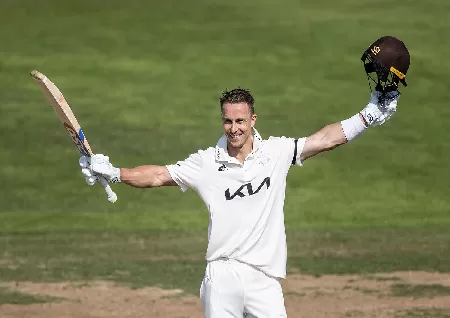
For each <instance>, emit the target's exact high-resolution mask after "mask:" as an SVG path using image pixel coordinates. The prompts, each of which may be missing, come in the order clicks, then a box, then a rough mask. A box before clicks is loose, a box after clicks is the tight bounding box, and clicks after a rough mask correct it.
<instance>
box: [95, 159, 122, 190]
mask: <svg viewBox="0 0 450 318" xmlns="http://www.w3.org/2000/svg"><path fill="white" fill-rule="evenodd" d="M90 161H91V165H90V170H91V172H93V174H94V175H96V174H97V175H101V176H103V177H105V179H106V180H108V182H111V183H118V182H120V168H115V167H114V166H113V165H112V164H111V163H110V162H109V157H108V156H104V155H101V154H98V155H93V156H92V157H91V160H90Z"/></svg>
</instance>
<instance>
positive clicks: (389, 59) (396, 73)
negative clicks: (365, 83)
mask: <svg viewBox="0 0 450 318" xmlns="http://www.w3.org/2000/svg"><path fill="white" fill-rule="evenodd" d="M361 60H362V61H363V63H364V70H365V71H366V74H367V77H368V80H369V87H370V88H371V90H372V85H371V84H373V83H374V84H375V90H377V91H379V92H381V93H383V94H386V93H387V92H393V91H398V83H402V84H403V85H404V86H405V87H406V86H407V84H406V72H408V68H409V63H410V57H409V52H408V49H407V48H406V46H405V44H404V43H403V42H402V41H400V40H399V39H397V38H395V37H393V36H383V37H381V38H379V39H378V40H376V41H375V42H374V43H372V44H371V45H370V46H369V48H368V49H367V50H365V51H364V53H363V55H362V57H361ZM372 82H373V83H372Z"/></svg>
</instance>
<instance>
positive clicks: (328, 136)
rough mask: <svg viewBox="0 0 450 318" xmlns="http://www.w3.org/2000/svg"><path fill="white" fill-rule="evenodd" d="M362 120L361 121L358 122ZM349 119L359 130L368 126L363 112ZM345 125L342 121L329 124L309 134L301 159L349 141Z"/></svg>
mask: <svg viewBox="0 0 450 318" xmlns="http://www.w3.org/2000/svg"><path fill="white" fill-rule="evenodd" d="M357 120H360V123H358V122H357ZM348 121H351V123H349V124H350V125H355V126H356V128H355V129H357V130H358V131H359V132H362V131H363V130H364V129H365V128H366V127H367V126H366V123H365V120H364V117H363V116H362V115H361V114H357V116H354V117H352V118H349V119H348ZM344 125H345V123H344V124H343V123H342V122H337V123H334V124H330V125H327V126H325V127H323V128H322V129H320V130H319V131H317V132H316V133H314V134H312V135H311V136H308V137H307V138H306V141H305V145H304V147H303V151H302V153H301V155H300V160H301V161H304V160H306V159H308V158H311V157H313V156H315V155H317V154H319V153H321V152H324V151H329V150H332V149H334V148H336V147H339V146H340V145H343V144H345V143H347V142H348V141H349V140H348V139H347V138H348V137H347V136H346V135H345V133H344Z"/></svg>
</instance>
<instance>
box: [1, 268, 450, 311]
mask: <svg viewBox="0 0 450 318" xmlns="http://www.w3.org/2000/svg"><path fill="white" fill-rule="evenodd" d="M394 284H411V285H424V284H428V285H442V286H447V287H450V275H448V274H439V273H426V272H396V273H389V274H376V275H368V276H358V275H342V276H332V275H327V276H322V277H313V276H307V275H300V274H293V275H290V276H289V277H288V279H287V280H286V281H284V282H283V289H284V292H285V300H286V308H287V311H288V316H289V317H299V318H303V317H308V318H322V317H324V318H325V317H326V318H338V317H339V318H340V317H377V318H383V317H395V315H396V313H398V312H406V311H408V310H411V309H415V308H421V309H425V310H426V309H432V308H434V309H436V308H437V309H441V310H448V312H449V313H450V296H449V295H437V296H433V297H420V295H419V297H418V296H417V295H416V296H414V297H413V296H411V297H394V296H393V295H392V293H391V286H393V285H394ZM0 286H4V287H7V288H9V289H10V290H17V291H21V292H24V293H28V294H34V295H41V296H53V297H58V298H61V301H59V302H53V303H46V304H32V305H0V316H1V317H2V318H12V317H14V318H16V317H27V318H36V317H46V318H56V317H58V318H66V317H67V318H68V317H71V318H93V317H99V318H100V317H109V318H116V317H117V318H118V317H121V318H126V317H133V318H138V317H155V318H159V317H165V318H181V317H199V318H200V317H202V311H201V306H200V302H199V299H198V297H196V296H186V295H184V294H183V293H182V291H181V290H170V291H168V290H162V289H159V288H153V287H149V288H140V289H131V288H128V287H126V286H123V285H117V284H114V283H111V282H105V281H97V282H88V283H80V282H78V283H74V282H64V283H53V284H49V283H31V282H21V283H19V284H18V285H16V284H15V283H2V284H0ZM446 312H447V311H446Z"/></svg>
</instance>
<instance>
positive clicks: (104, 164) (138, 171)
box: [80, 154, 177, 188]
mask: <svg viewBox="0 0 450 318" xmlns="http://www.w3.org/2000/svg"><path fill="white" fill-rule="evenodd" d="M80 166H81V168H82V169H81V172H82V173H83V174H84V176H85V179H86V182H87V183H88V184H89V185H93V184H94V183H95V182H96V181H97V177H96V176H97V175H102V176H103V177H105V178H106V180H108V181H109V182H112V183H117V182H122V183H125V184H127V185H129V186H132V187H135V188H156V187H163V186H175V185H177V184H176V183H175V181H173V180H172V177H171V176H170V174H169V171H168V169H167V167H166V166H156V165H143V166H138V167H135V168H116V167H114V166H113V165H112V164H111V163H110V162H109V157H108V156H104V155H101V154H98V155H94V156H92V157H91V158H87V157H84V156H83V157H81V158H80Z"/></svg>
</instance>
